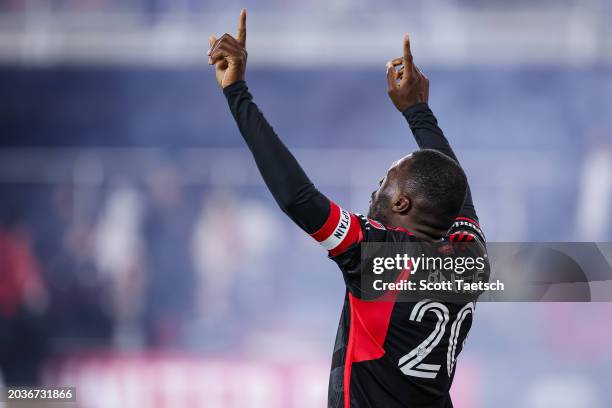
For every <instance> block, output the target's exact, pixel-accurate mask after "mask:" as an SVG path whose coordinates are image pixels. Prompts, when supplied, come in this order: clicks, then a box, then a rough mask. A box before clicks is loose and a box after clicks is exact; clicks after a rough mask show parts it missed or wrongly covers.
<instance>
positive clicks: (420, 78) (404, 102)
mask: <svg viewBox="0 0 612 408" xmlns="http://www.w3.org/2000/svg"><path fill="white" fill-rule="evenodd" d="M387 84H388V94H389V97H390V98H391V101H392V102H393V104H394V105H395V107H396V108H397V109H398V110H399V111H400V112H401V113H402V114H403V115H404V117H405V118H406V120H407V121H408V124H409V126H410V130H412V134H413V135H414V139H415V140H416V142H417V144H418V146H419V148H421V149H434V150H438V151H440V152H442V153H444V154H446V155H447V156H449V157H451V158H452V159H454V160H455V161H457V162H459V160H458V159H457V156H456V155H455V152H453V149H452V148H451V147H450V144H449V143H448V140H447V139H446V137H445V136H444V133H443V132H442V130H441V129H440V127H439V126H438V121H437V120H436V117H435V116H434V114H433V112H432V111H431V109H429V106H428V104H427V103H428V100H429V79H428V78H427V77H426V76H425V75H424V74H423V73H422V72H421V70H420V69H419V68H418V67H417V66H416V65H415V64H414V60H413V57H412V52H411V50H410V38H409V37H408V36H407V35H406V36H405V37H404V55H403V56H402V57H401V58H396V59H394V60H393V61H389V62H388V63H387ZM459 216H463V217H468V218H471V219H474V220H475V221H478V217H477V215H476V209H475V208H474V203H473V201H472V194H471V191H470V186H469V184H468V187H467V193H466V197H465V202H464V205H463V208H462V209H461V211H460V212H459Z"/></svg>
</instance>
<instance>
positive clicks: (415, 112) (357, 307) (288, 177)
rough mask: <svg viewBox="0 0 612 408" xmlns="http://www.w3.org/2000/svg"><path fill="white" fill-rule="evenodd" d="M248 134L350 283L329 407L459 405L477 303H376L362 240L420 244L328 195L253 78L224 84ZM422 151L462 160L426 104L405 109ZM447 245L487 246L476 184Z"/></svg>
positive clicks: (267, 173) (298, 219)
mask: <svg viewBox="0 0 612 408" xmlns="http://www.w3.org/2000/svg"><path fill="white" fill-rule="evenodd" d="M223 92H224V94H225V96H226V98H227V101H228V104H229V107H230V110H231V112H232V115H233V117H234V119H235V120H236V123H237V124H238V128H239V129H240V133H241V134H242V136H243V138H244V140H245V142H246V144H247V146H248V147H249V149H250V151H251V153H252V154H253V158H254V159H255V163H256V164H257V168H258V169H259V171H260V173H261V175H262V177H263V180H264V182H265V183H266V186H267V187H268V189H269V190H270V192H271V193H272V195H273V196H274V199H275V200H276V202H277V203H278V205H279V207H280V208H281V209H282V211H283V212H285V213H286V214H287V215H288V216H289V217H290V218H291V220H292V221H294V222H295V223H296V224H297V225H298V226H299V227H300V228H302V229H303V230H304V231H305V232H307V233H308V234H310V235H312V236H313V237H314V238H315V239H316V240H317V241H319V242H320V243H321V244H322V245H323V246H324V247H325V248H326V249H327V250H328V251H329V255H330V257H331V259H333V260H334V261H335V262H336V264H337V265H338V266H339V267H340V270H341V271H342V274H343V277H344V280H345V282H346V288H347V290H346V295H345V299H344V307H343V311H342V316H341V318H340V325H339V328H338V334H337V337H336V344H335V347H334V354H333V359H332V371H331V377H330V385H329V407H333V408H339V407H343V408H349V407H352V408H367V407H377V408H380V407H384V408H394V407H405V408H417V407H427V408H435V407H451V406H452V403H451V400H450V396H449V390H450V386H451V383H452V380H453V373H454V371H455V362H456V359H457V356H458V355H459V353H460V352H461V349H462V347H463V342H464V340H465V338H466V336H467V333H468V331H469V329H470V326H471V324H472V318H473V315H474V303H473V302H472V301H469V302H464V303H463V304H461V303H456V302H455V303H444V302H441V301H438V300H436V299H434V298H425V299H422V300H418V301H415V302H412V303H410V302H405V301H399V300H398V299H397V298H396V297H395V296H396V295H395V294H394V293H385V294H384V295H383V297H382V298H379V299H377V301H374V302H372V301H367V300H366V299H364V297H363V296H362V295H361V293H362V292H361V286H360V285H361V273H360V272H361V263H362V262H361V258H360V245H361V244H363V243H375V242H381V243H385V242H395V243H397V242H400V243H401V242H417V241H418V239H417V238H416V237H415V236H413V235H412V234H411V233H410V232H409V231H408V230H406V229H402V228H393V227H388V226H383V225H381V224H379V223H378V222H376V221H373V220H369V219H366V218H365V217H363V216H360V215H357V214H353V213H350V212H349V211H346V210H343V209H342V208H340V207H339V206H338V205H336V204H335V203H333V202H331V201H330V200H328V199H327V197H325V196H324V195H323V194H322V193H321V192H319V191H318V190H317V189H316V188H315V187H314V185H313V184H312V182H311V181H310V180H309V179H308V177H307V176H306V174H305V173H304V171H303V169H302V168H301V167H300V165H299V163H298V162H297V160H296V159H295V157H294V156H293V155H292V154H291V152H290V151H289V149H287V147H286V146H285V145H284V144H283V143H282V141H281V140H280V138H279V137H278V135H277V134H276V133H275V132H274V130H273V129H272V127H271V126H270V124H269V123H268V122H267V120H266V119H265V118H264V116H263V114H262V113H261V111H260V110H259V108H258V107H257V105H256V104H255V103H254V102H253V101H252V95H251V94H250V92H249V91H248V88H247V86H246V83H245V82H244V81H238V82H235V83H233V84H231V85H229V86H227V87H225V88H224V89H223ZM403 114H404V116H405V117H406V119H407V121H408V123H409V125H410V129H411V130H412V132H413V134H414V137H415V140H416V142H417V144H418V145H419V147H420V148H423V149H425V148H428V149H435V150H438V151H440V152H442V153H444V154H446V155H448V156H449V157H450V158H452V159H454V160H457V157H456V156H455V154H454V153H453V151H452V150H451V148H450V145H449V144H448V141H447V140H446V138H445V137H444V135H443V133H442V131H441V130H440V128H439V127H438V124H437V120H436V118H435V117H434V116H433V113H432V112H431V110H430V109H429V107H428V106H427V104H425V103H420V104H417V105H415V106H413V107H410V108H409V109H407V110H406V111H405V112H403ZM459 215H460V216H459V217H458V218H457V219H456V222H455V223H454V225H453V226H452V228H451V229H450V231H449V232H448V235H447V237H446V238H444V239H445V240H446V241H448V242H458V243H463V242H473V243H475V244H477V245H480V248H481V251H482V252H484V250H485V249H484V237H483V235H482V232H481V231H480V227H479V226H478V222H477V217H476V211H475V209H474V205H473V203H472V197H471V193H470V189H469V186H468V188H467V192H466V197H465V202H464V205H463V208H462V209H461V211H460V213H459Z"/></svg>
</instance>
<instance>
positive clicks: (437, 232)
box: [394, 217, 448, 241]
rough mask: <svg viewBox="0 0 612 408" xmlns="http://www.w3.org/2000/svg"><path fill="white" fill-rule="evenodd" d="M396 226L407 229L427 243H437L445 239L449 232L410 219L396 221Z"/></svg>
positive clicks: (403, 218)
mask: <svg viewBox="0 0 612 408" xmlns="http://www.w3.org/2000/svg"><path fill="white" fill-rule="evenodd" d="M394 225H397V226H399V227H403V228H406V229H407V230H408V231H410V232H411V233H412V234H414V236H415V237H417V238H419V239H422V240H425V241H437V240H439V239H441V238H444V237H445V236H446V233H447V232H448V229H443V228H440V227H436V226H433V225H431V224H429V223H424V222H422V221H421V220H418V219H414V218H409V217H402V218H401V219H396V220H395V224H394Z"/></svg>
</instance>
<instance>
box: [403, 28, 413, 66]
mask: <svg viewBox="0 0 612 408" xmlns="http://www.w3.org/2000/svg"><path fill="white" fill-rule="evenodd" d="M404 68H405V69H407V70H412V51H410V37H409V36H408V34H405V35H404Z"/></svg>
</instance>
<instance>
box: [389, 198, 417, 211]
mask: <svg viewBox="0 0 612 408" xmlns="http://www.w3.org/2000/svg"><path fill="white" fill-rule="evenodd" d="M391 204H392V205H391V209H392V210H393V212H395V213H406V212H408V210H410V207H411V206H412V201H411V200H410V197H408V196H407V195H405V194H398V195H397V197H395V199H394V200H393V202H392V203H391Z"/></svg>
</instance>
